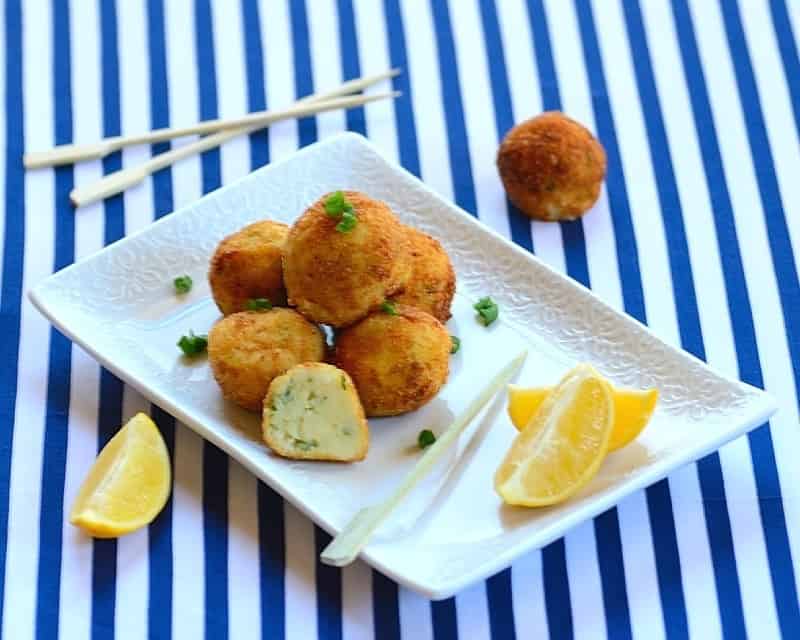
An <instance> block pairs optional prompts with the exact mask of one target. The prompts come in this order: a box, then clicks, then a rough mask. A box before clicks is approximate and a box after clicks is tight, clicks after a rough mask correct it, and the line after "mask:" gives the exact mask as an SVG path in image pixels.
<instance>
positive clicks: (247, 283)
mask: <svg viewBox="0 0 800 640" xmlns="http://www.w3.org/2000/svg"><path fill="white" fill-rule="evenodd" d="M288 234H289V227H288V226H287V225H285V224H283V223H282V222H275V221H273V220H261V221H260V222H254V223H253V224H249V225H247V226H246V227H244V228H243V229H240V230H239V231H237V232H236V233H232V234H231V235H229V236H228V237H227V238H225V239H223V240H222V242H220V243H219V245H218V246H217V249H216V251H215V252H214V255H213V257H212V258H211V265H210V267H209V270H208V282H209V284H210V285H211V294H212V295H213V296H214V302H216V303H217V307H219V310H220V311H221V312H222V313H223V315H228V314H231V313H236V312H237V311H244V310H246V308H247V302H248V300H251V299H257V298H266V299H267V300H269V301H270V302H271V303H272V304H274V305H282V304H284V303H285V302H286V291H285V290H284V288H283V267H282V265H281V257H282V252H283V244H284V242H285V241H286V236H287V235H288Z"/></svg>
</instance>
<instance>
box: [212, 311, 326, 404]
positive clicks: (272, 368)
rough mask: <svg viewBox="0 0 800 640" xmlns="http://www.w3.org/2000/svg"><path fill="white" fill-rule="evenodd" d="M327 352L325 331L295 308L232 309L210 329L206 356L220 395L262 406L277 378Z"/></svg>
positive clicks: (238, 401)
mask: <svg viewBox="0 0 800 640" xmlns="http://www.w3.org/2000/svg"><path fill="white" fill-rule="evenodd" d="M324 357H325V339H324V337H323V335H322V331H321V330H320V329H319V327H317V326H316V325H314V324H312V323H310V322H309V321H308V320H306V319H305V318H304V317H303V316H301V315H300V314H299V313H297V312H296V311H293V310H291V309H279V308H275V309H272V310H270V311H241V312H239V313H233V314H231V315H229V316H226V317H224V318H222V319H221V320H219V321H218V322H217V323H216V324H215V325H214V326H213V327H212V328H211V331H210V332H209V334H208V361H209V364H210V365H211V370H212V372H213V373H214V378H215V379H216V381H217V384H219V386H220V388H221V389H222V395H223V396H225V398H227V399H228V400H230V401H232V402H235V403H236V404H238V405H239V406H241V407H244V408H245V409H250V410H251V411H260V410H261V407H262V402H263V401H264V396H265V395H266V394H267V390H268V389H269V384H270V382H272V380H273V378H275V377H276V376H279V375H280V374H282V373H283V372H285V371H286V370H287V369H289V368H290V367H293V366H294V365H296V364H301V363H303V362H318V361H320V360H322V359H323V358H324Z"/></svg>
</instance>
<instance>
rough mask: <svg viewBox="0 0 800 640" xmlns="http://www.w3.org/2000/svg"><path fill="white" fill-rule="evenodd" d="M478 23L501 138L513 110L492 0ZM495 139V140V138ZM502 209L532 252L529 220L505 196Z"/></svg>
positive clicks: (521, 242) (520, 241)
mask: <svg viewBox="0 0 800 640" xmlns="http://www.w3.org/2000/svg"><path fill="white" fill-rule="evenodd" d="M480 10H481V23H482V25H483V36H484V39H485V40H486V48H485V50H486V63H487V65H488V67H489V81H490V82H491V86H492V97H493V99H494V123H495V128H496V129H497V135H498V137H499V138H502V137H503V136H504V135H505V134H506V132H507V131H508V130H509V129H511V127H513V126H514V112H513V106H512V103H511V90H510V89H509V86H508V74H507V72H506V56H505V51H504V50H503V41H502V38H501V36H500V23H499V22H498V20H497V8H496V7H495V4H494V0H481V3H480ZM498 142H499V141H498ZM506 212H507V215H508V226H509V229H510V230H511V239H512V240H513V241H514V242H516V243H517V244H518V245H520V246H521V247H524V248H525V249H527V250H528V251H533V238H532V237H531V221H530V220H529V219H528V217H527V216H526V215H525V214H524V213H522V212H521V211H520V210H519V209H517V208H516V207H515V206H514V205H513V204H511V201H510V200H509V199H508V198H506Z"/></svg>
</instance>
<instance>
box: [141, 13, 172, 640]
mask: <svg viewBox="0 0 800 640" xmlns="http://www.w3.org/2000/svg"><path fill="white" fill-rule="evenodd" d="M147 34H148V53H149V56H148V59H149V63H150V68H149V70H150V121H151V123H152V126H153V128H154V129H160V128H162V127H168V126H169V121H170V117H169V87H168V85H167V56H166V35H165V26H164V5H163V3H162V0H148V3H147ZM169 148H170V145H169V143H161V144H155V145H152V147H151V154H153V155H156V154H158V153H163V152H165V151H168V150H169ZM173 208H174V202H173V197H172V169H171V168H170V167H166V168H164V169H162V170H161V171H158V172H157V173H156V174H155V175H153V210H154V213H155V217H156V218H160V217H162V216H164V215H166V214H168V213H169V212H171V211H172V209H173ZM150 415H151V417H152V418H153V421H154V422H155V423H156V424H157V425H158V427H159V429H160V430H161V435H162V436H163V437H164V442H165V443H166V445H167V450H168V451H169V456H170V460H171V462H172V466H173V468H174V466H175V418H173V417H172V416H171V415H169V414H168V413H167V412H165V411H163V410H161V409H160V408H159V407H156V406H155V405H152V407H151V409H150ZM172 508H173V501H172V497H171V495H170V499H169V501H168V502H167V504H166V506H165V507H164V510H163V511H162V512H161V514H160V515H159V516H158V518H157V519H156V520H155V522H153V523H152V524H151V525H150V529H149V532H148V554H147V558H148V565H149V572H148V601H147V634H148V637H150V638H164V639H165V638H171V637H172V578H173V559H172V546H173V545H172Z"/></svg>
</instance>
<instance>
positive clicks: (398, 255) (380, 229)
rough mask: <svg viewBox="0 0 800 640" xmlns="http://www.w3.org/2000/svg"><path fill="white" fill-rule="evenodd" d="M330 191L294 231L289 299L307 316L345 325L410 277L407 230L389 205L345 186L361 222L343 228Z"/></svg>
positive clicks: (287, 266)
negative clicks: (329, 209) (329, 205)
mask: <svg viewBox="0 0 800 640" xmlns="http://www.w3.org/2000/svg"><path fill="white" fill-rule="evenodd" d="M330 195H331V194H327V195H325V196H323V197H322V198H320V199H319V200H318V201H317V202H315V203H314V204H313V205H311V207H309V208H308V209H307V210H306V211H305V213H303V215H302V216H300V218H299V219H298V220H297V222H295V223H294V225H293V226H292V228H291V230H290V231H289V237H288V238H287V240H286V245H285V246H284V252H283V277H284V282H285V283H286V291H287V293H288V296H289V304H290V305H291V306H293V307H296V308H297V310H298V311H300V313H302V314H303V315H304V316H306V317H307V318H309V319H311V320H313V321H315V322H320V323H323V324H329V325H331V326H333V327H344V326H347V325H349V324H352V323H354V322H356V321H357V320H359V319H361V318H363V317H364V316H366V315H367V313H368V312H369V310H370V309H372V308H374V307H376V306H377V305H379V304H380V303H381V302H383V300H384V299H385V298H386V297H387V296H389V295H391V294H392V293H394V292H395V291H397V290H398V289H399V287H400V286H401V284H402V282H403V281H404V280H405V279H406V276H407V270H408V268H409V265H408V263H407V261H406V260H404V259H403V258H404V257H405V246H406V245H405V241H404V230H403V228H402V225H401V224H400V222H399V221H398V220H397V218H396V217H395V216H394V214H393V213H392V211H391V210H390V209H389V207H388V206H387V205H386V204H385V203H383V202H381V201H379V200H373V199H372V198H370V197H368V196H366V195H364V194H362V193H358V192H356V191H345V192H343V196H344V198H345V200H346V202H347V203H348V204H349V205H350V206H352V209H353V214H354V215H355V218H356V223H355V225H354V226H353V227H352V228H350V229H349V230H347V231H340V230H337V225H339V223H340V220H339V219H338V218H336V217H332V216H330V215H328V214H327V213H326V211H325V202H326V200H327V199H328V197H329V196H330Z"/></svg>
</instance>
